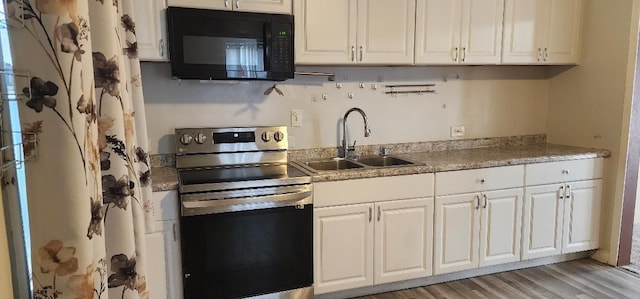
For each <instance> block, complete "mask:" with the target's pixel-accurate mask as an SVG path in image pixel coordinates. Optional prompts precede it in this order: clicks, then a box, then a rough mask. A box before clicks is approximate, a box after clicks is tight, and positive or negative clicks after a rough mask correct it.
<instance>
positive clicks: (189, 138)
mask: <svg viewBox="0 0 640 299" xmlns="http://www.w3.org/2000/svg"><path fill="white" fill-rule="evenodd" d="M192 141H193V136H191V135H189V134H182V136H180V142H181V143H182V144H184V145H189V144H191V142H192Z"/></svg>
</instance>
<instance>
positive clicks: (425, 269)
mask: <svg viewBox="0 0 640 299" xmlns="http://www.w3.org/2000/svg"><path fill="white" fill-rule="evenodd" d="M314 218H315V221H314V240H315V244H316V245H315V250H314V251H315V252H314V257H315V286H314V287H315V293H316V294H322V293H328V292H334V291H339V290H346V289H352V288H358V287H364V286H371V285H374V284H381V283H389V282H395V281H401V280H407V279H412V278H419V277H426V276H429V275H431V272H432V271H431V263H432V261H431V260H432V249H431V240H432V232H433V229H432V223H433V199H432V198H427V199H410V200H397V201H390V202H381V203H370V204H358V205H348V206H338V207H327V208H317V209H315V210H314Z"/></svg>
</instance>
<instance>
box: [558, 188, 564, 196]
mask: <svg viewBox="0 0 640 299" xmlns="http://www.w3.org/2000/svg"><path fill="white" fill-rule="evenodd" d="M558 193H559V194H560V199H564V186H560V192H558Z"/></svg>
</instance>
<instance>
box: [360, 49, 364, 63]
mask: <svg viewBox="0 0 640 299" xmlns="http://www.w3.org/2000/svg"><path fill="white" fill-rule="evenodd" d="M363 57H364V50H363V49H362V46H360V61H362V58H363Z"/></svg>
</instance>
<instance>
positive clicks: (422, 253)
mask: <svg viewBox="0 0 640 299" xmlns="http://www.w3.org/2000/svg"><path fill="white" fill-rule="evenodd" d="M376 213H377V214H376V225H375V238H374V239H375V246H374V253H375V256H374V261H375V262H374V267H375V269H374V278H373V281H374V282H375V284H381V283H389V282H394V281H400V280H407V279H412V278H419V277H426V276H429V275H431V272H432V269H431V264H432V250H433V247H432V240H433V198H429V199H413V200H399V201H392V202H385V203H379V204H376Z"/></svg>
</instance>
